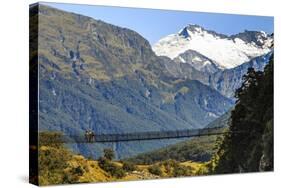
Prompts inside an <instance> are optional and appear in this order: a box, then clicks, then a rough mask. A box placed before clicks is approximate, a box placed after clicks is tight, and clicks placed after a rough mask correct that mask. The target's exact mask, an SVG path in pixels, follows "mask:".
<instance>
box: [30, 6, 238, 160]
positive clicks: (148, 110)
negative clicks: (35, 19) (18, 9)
mask: <svg viewBox="0 0 281 188" xmlns="http://www.w3.org/2000/svg"><path fill="white" fill-rule="evenodd" d="M31 21H32V20H31ZM38 56H39V79H40V81H39V99H40V101H39V102H40V107H39V123H40V130H42V131H54V130H55V131H60V132H62V133H64V134H71V135H72V134H74V135H75V134H83V133H84V131H85V130H87V129H92V130H94V131H95V132H98V133H104V134H108V133H121V132H122V133H126V132H136V131H148V130H151V131H154V130H174V129H188V128H196V127H204V126H206V125H207V124H208V123H209V122H211V121H213V120H214V119H215V118H217V117H219V116H220V115H222V114H224V113H225V112H226V111H227V110H228V109H229V108H230V107H231V106H232V104H233V103H232V101H231V100H229V99H228V98H226V97H224V96H222V95H221V94H219V93H218V92H217V91H216V90H214V89H211V88H210V87H208V86H205V85H203V84H202V83H200V82H198V81H194V80H189V79H177V78H176V79H175V78H174V77H173V76H172V75H171V74H170V73H169V72H168V71H167V70H166V69H165V68H164V67H163V66H162V65H163V62H169V61H171V60H168V59H165V58H161V57H158V56H156V55H155V54H154V52H153V51H152V49H151V47H150V45H149V43H148V42H147V40H145V39H144V38H143V37H141V36H140V35H139V34H137V33H136V32H134V31H132V30H129V29H126V28H120V27H117V26H114V25H111V24H107V23H105V22H102V21H98V20H94V19H92V18H89V17H85V16H82V15H77V14H72V13H67V12H64V11H60V10H57V9H54V8H50V7H47V6H44V5H40V7H39V47H38ZM178 141H179V140H176V139H175V140H168V141H166V140H164V141H163V140H162V141H144V142H142V143H141V144H140V143H139V142H130V143H110V144H72V145H71V144H70V145H69V146H70V147H71V148H72V149H73V150H75V151H76V152H79V153H82V154H83V155H84V156H93V157H95V158H96V157H98V156H100V154H101V152H102V150H103V148H104V147H113V148H114V150H115V152H116V155H117V158H123V157H129V156H132V155H136V154H137V153H141V152H145V151H150V150H153V149H157V148H160V147H163V146H166V145H168V144H172V143H176V142H178ZM93 148H94V150H93Z"/></svg>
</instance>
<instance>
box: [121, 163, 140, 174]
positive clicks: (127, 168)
mask: <svg viewBox="0 0 281 188" xmlns="http://www.w3.org/2000/svg"><path fill="white" fill-rule="evenodd" d="M122 168H123V170H125V171H126V172H132V171H135V170H138V168H137V166H136V165H135V164H134V163H132V162H129V161H124V162H123V167H122Z"/></svg>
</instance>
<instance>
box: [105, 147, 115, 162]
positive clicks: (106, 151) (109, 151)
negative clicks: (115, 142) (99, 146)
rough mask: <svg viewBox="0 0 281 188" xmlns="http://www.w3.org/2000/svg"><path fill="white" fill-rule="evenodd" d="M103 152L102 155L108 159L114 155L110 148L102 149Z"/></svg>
mask: <svg viewBox="0 0 281 188" xmlns="http://www.w3.org/2000/svg"><path fill="white" fill-rule="evenodd" d="M103 153H104V154H103V156H104V157H105V158H106V159H108V160H110V161H111V160H112V159H114V157H115V154H114V151H113V150H112V149H111V148H106V149H104V150H103Z"/></svg>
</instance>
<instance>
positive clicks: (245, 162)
mask: <svg viewBox="0 0 281 188" xmlns="http://www.w3.org/2000/svg"><path fill="white" fill-rule="evenodd" d="M243 80H244V81H243V84H242V86H241V87H240V88H239V89H237V91H236V93H235V96H236V98H237V101H236V105H235V108H234V110H233V111H232V112H231V118H230V126H229V131H228V133H227V134H226V135H225V136H224V138H223V140H218V141H217V142H219V143H220V147H219V149H218V151H217V153H216V154H215V155H214V156H213V159H212V160H213V166H212V170H211V172H212V173H214V174H218V173H219V174H221V173H241V172H258V171H272V170H273V56H272V57H271V60H270V62H269V64H268V65H267V66H266V67H265V69H264V72H260V71H255V70H254V69H253V68H249V69H248V73H247V74H246V75H244V77H243Z"/></svg>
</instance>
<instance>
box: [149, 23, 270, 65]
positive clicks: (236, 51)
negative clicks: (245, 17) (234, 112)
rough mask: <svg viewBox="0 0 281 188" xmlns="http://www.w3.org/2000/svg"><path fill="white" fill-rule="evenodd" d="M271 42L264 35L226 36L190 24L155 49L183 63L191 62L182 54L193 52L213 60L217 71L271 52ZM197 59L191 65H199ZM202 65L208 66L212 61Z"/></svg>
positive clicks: (241, 34) (252, 33)
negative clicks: (188, 51)
mask: <svg viewBox="0 0 281 188" xmlns="http://www.w3.org/2000/svg"><path fill="white" fill-rule="evenodd" d="M272 41H273V38H272V37H271V36H270V35H268V34H266V33H264V32H255V31H245V32H244V33H239V34H237V35H232V36H226V35H222V34H218V33H216V32H214V31H209V30H206V29H204V28H202V27H200V26H198V25H188V26H187V27H185V28H183V29H182V30H181V31H179V32H178V33H176V34H171V35H168V36H166V37H164V38H162V39H160V40H159V41H158V42H157V43H156V44H155V45H154V46H153V50H154V51H155V53H156V54H157V55H159V56H167V57H170V58H171V59H175V58H177V57H178V58H179V60H181V61H182V62H183V63H186V62H187V60H189V61H190V59H184V56H183V55H181V54H183V53H184V52H186V51H187V50H193V51H196V52H198V53H200V54H201V55H203V56H206V57H208V58H209V59H211V60H212V62H213V63H214V64H215V65H216V66H217V67H218V68H220V69H230V68H234V67H236V66H238V65H241V64H243V63H245V62H248V61H250V60H251V59H252V58H254V57H257V56H261V55H264V54H266V53H268V52H270V47H271V45H272ZM197 59H200V56H198V58H195V57H194V58H193V59H191V63H196V61H197ZM201 63H202V66H203V65H204V64H206V66H209V64H210V63H211V61H210V60H208V61H201ZM195 68H196V66H195Z"/></svg>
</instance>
